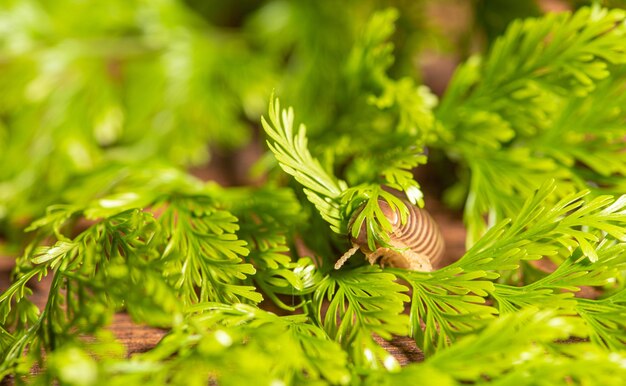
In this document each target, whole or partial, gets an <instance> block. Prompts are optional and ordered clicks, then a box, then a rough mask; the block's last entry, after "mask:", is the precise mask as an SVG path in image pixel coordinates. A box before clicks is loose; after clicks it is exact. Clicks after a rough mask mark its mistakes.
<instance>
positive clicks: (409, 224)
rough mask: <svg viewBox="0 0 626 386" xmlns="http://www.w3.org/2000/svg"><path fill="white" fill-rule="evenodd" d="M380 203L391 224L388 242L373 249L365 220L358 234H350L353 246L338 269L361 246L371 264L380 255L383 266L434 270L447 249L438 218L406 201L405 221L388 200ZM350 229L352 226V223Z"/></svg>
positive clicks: (339, 261) (338, 265)
mask: <svg viewBox="0 0 626 386" xmlns="http://www.w3.org/2000/svg"><path fill="white" fill-rule="evenodd" d="M378 204H379V206H380V209H381V210H382V212H383V214H384V215H385V217H386V218H387V219H388V220H389V222H390V223H391V225H392V231H391V233H390V235H389V243H388V244H389V245H388V246H384V247H383V246H377V248H376V250H374V251H372V250H370V249H369V247H368V245H367V233H366V231H365V223H363V224H362V226H361V229H360V230H359V234H358V236H357V237H356V238H353V237H351V242H352V248H350V249H349V250H348V251H347V252H346V253H345V254H344V255H343V256H341V258H339V260H337V263H336V264H335V269H339V268H341V266H343V264H344V263H345V262H346V261H347V260H348V259H349V258H350V257H351V256H352V255H354V254H355V253H356V251H357V250H359V249H360V250H361V252H363V253H364V254H365V257H366V258H367V260H368V261H369V262H370V264H374V263H375V262H376V260H377V259H378V258H379V257H381V260H380V263H381V264H382V265H383V266H385V265H388V266H391V267H397V268H405V269H410V270H414V271H423V272H430V271H432V270H433V265H435V264H437V263H438V262H439V261H440V260H441V259H442V257H443V252H444V248H445V246H444V241H443V236H442V235H441V231H440V230H439V227H438V226H437V223H436V222H435V220H433V218H432V217H431V216H430V215H429V214H428V212H426V211H425V210H424V209H420V208H418V207H417V206H415V205H412V204H410V203H407V208H408V209H409V215H408V216H407V221H406V223H405V224H402V223H401V221H400V215H399V214H398V213H397V212H396V211H394V210H393V209H392V208H391V206H390V205H389V204H388V203H387V201H385V200H378ZM358 213H359V210H357V212H356V213H355V214H354V215H353V216H352V220H351V221H350V223H351V224H352V222H353V219H354V218H355V217H356V215H358ZM348 228H351V225H350V226H349V227H348Z"/></svg>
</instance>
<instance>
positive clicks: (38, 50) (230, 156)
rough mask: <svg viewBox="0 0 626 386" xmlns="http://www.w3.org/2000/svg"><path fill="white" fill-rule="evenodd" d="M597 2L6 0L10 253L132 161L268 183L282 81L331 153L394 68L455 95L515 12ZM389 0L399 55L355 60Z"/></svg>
mask: <svg viewBox="0 0 626 386" xmlns="http://www.w3.org/2000/svg"><path fill="white" fill-rule="evenodd" d="M588 3H589V2H583V1H569V2H568V1H556V0H552V1H540V2H539V1H532V0H517V1H507V0H465V1H462V0H443V1H435V0H389V1H382V0H365V1H357V0H349V1H345V2H336V1H330V0H328V1H296V0H293V1H291V0H274V1H260V0H240V1H226V0H224V1H201V0H153V1H148V0H143V1H142V0H90V1H87V0H55V1H48V0H3V1H1V2H0V255H12V254H15V253H16V251H17V250H18V248H19V245H20V244H21V243H20V239H21V237H23V236H22V230H23V228H24V227H26V226H27V225H28V224H29V222H31V221H32V220H33V219H34V218H36V217H37V216H39V215H41V214H42V213H43V212H44V211H45V208H46V207H47V206H49V205H50V204H53V203H77V202H83V201H85V200H88V199H91V198H93V197H94V196H97V195H98V194H102V193H103V192H105V191H106V190H107V188H108V187H109V186H111V185H112V184H114V183H115V181H117V180H120V179H122V178H124V176H126V175H128V174H129V173H131V172H130V171H129V170H133V169H140V170H148V169H150V168H155V169H154V170H158V167H161V166H164V167H165V166H175V167H179V168H184V169H187V170H190V171H191V172H192V173H193V174H195V175H197V176H199V177H201V178H203V179H206V180H209V179H210V180H215V181H217V182H219V183H221V184H224V185H244V184H255V183H259V181H260V178H261V177H260V175H261V174H260V173H259V172H257V173H256V174H255V173H254V171H255V170H257V171H258V170H262V169H263V167H262V166H259V165H263V163H264V158H263V154H264V144H263V138H262V135H260V133H259V122H260V116H261V115H262V114H263V113H264V112H265V111H266V106H267V102H268V101H269V97H270V95H271V93H272V92H273V91H274V92H275V93H276V94H277V95H279V96H280V98H281V100H282V101H283V103H285V104H288V105H292V106H294V108H295V110H296V112H297V116H298V120H299V121H303V122H306V124H307V127H308V129H309V136H310V138H311V143H312V144H315V145H314V149H315V151H316V152H318V153H321V152H324V151H325V149H328V148H329V147H332V146H333V144H334V143H336V142H337V141H338V138H343V137H341V136H338V133H348V132H350V133H358V132H359V130H362V128H363V127H365V126H367V125H369V124H371V122H374V121H380V122H383V123H381V124H386V123H385V122H386V121H385V119H387V118H386V117H385V116H384V115H383V114H382V113H378V112H372V111H369V110H368V106H369V105H370V104H371V101H368V96H370V95H372V94H375V95H378V94H379V93H381V82H380V81H379V80H380V78H381V77H383V76H384V77H388V78H389V79H393V80H402V79H408V80H409V81H410V82H413V83H411V84H415V85H420V84H425V85H426V86H428V87H429V88H430V90H432V93H433V94H434V95H441V94H442V93H443V92H444V90H445V87H446V84H447V81H448V79H449V78H450V76H451V74H452V72H453V71H454V68H455V66H456V65H457V64H458V63H459V62H460V61H462V60H464V59H466V58H467V57H468V56H469V55H471V54H472V53H473V52H482V51H485V50H486V49H488V47H489V45H490V44H491V43H492V42H493V40H494V39H495V38H496V37H497V36H498V35H499V34H501V33H502V32H503V30H504V29H505V28H506V26H507V24H508V22H509V21H511V20H512V19H514V18H520V17H528V16H536V15H540V14H542V13H544V12H548V11H562V10H567V9H575V8H577V7H579V6H582V5H585V4H588ZM602 4H603V5H610V6H623V5H624V2H623V1H613V2H609V3H607V2H602ZM388 7H393V8H395V9H396V10H397V12H396V13H394V14H393V17H395V18H396V19H397V21H396V31H395V32H394V33H393V34H392V35H391V41H392V43H393V55H394V56H395V60H394V61H393V62H390V63H386V64H385V67H386V68H387V71H386V73H385V74H384V75H383V74H380V73H377V72H376V71H372V72H371V73H368V74H365V75H364V74H363V73H362V72H363V71H367V68H364V67H363V66H361V67H358V68H355V66H353V65H352V63H353V62H354V58H355V57H358V55H359V54H360V52H362V51H363V47H364V46H366V45H367V44H368V36H364V35H363V30H364V28H365V25H366V23H367V21H368V20H369V19H370V17H371V16H372V14H373V13H374V12H375V11H377V10H382V9H385V8H388ZM380 33H383V34H384V33H386V32H385V31H381V32H380ZM385 49H389V47H387V48H385ZM366 59H367V58H366ZM365 62H366V61H365ZM374 67H375V65H374V64H372V68H374ZM398 84H400V83H398ZM424 93H425V94H424V95H425V96H424V97H432V96H434V95H430V93H429V92H428V91H427V90H425V91H424ZM388 124H393V122H389V123H388ZM346 138H350V137H346ZM343 145H344V146H345V143H344V144H343ZM353 146H358V143H355V144H353ZM255 165H256V166H255Z"/></svg>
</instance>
